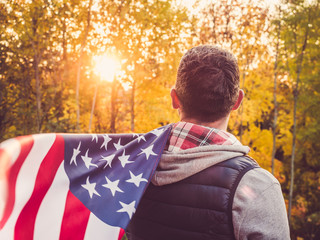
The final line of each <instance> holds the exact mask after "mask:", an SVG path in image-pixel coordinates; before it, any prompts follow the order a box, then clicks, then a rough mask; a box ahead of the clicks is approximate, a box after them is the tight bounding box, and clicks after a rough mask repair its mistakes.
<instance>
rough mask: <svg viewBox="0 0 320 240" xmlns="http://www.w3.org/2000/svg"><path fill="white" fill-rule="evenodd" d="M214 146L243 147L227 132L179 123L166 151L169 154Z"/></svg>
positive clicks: (175, 126) (172, 133) (173, 129)
mask: <svg viewBox="0 0 320 240" xmlns="http://www.w3.org/2000/svg"><path fill="white" fill-rule="evenodd" d="M213 144H218V145H241V143H240V142H239V141H238V140H237V139H236V137H235V136H233V135H232V134H230V133H228V132H226V131H223V130H220V129H217V128H210V127H205V126H201V125H197V124H193V123H188V122H178V123H175V124H174V125H173V128H172V131H171V135H170V137H169V139H168V142H167V146H166V149H167V150H168V151H169V152H176V151H179V150H184V149H188V148H193V147H198V146H205V145H213Z"/></svg>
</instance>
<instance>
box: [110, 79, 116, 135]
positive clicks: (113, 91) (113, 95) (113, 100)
mask: <svg viewBox="0 0 320 240" xmlns="http://www.w3.org/2000/svg"><path fill="white" fill-rule="evenodd" d="M116 85H117V81H116V79H115V78H114V79H113V81H112V88H111V101H110V102H111V118H110V133H115V132H116V117H117V116H116V115H117V114H116V97H117V95H116Z"/></svg>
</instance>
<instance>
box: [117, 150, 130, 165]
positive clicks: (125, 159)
mask: <svg viewBox="0 0 320 240" xmlns="http://www.w3.org/2000/svg"><path fill="white" fill-rule="evenodd" d="M125 151H126V150H123V153H122V156H120V157H118V158H119V161H120V162H121V166H122V167H123V168H124V167H125V166H126V164H127V163H133V162H132V161H129V160H128V159H129V157H130V155H125Z"/></svg>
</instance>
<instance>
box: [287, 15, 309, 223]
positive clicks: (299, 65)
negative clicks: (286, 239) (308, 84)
mask: <svg viewBox="0 0 320 240" xmlns="http://www.w3.org/2000/svg"><path fill="white" fill-rule="evenodd" d="M308 20H310V10H309V15H308ZM308 22H310V21H308ZM294 34H295V45H296V46H297V38H296V33H295V32H294ZM308 35H309V27H308V25H307V27H306V32H305V35H304V42H303V45H302V48H301V53H300V54H299V55H298V56H297V77H296V84H295V88H294V90H293V96H294V99H293V101H294V102H293V133H292V152H291V164H290V165H291V170H290V175H291V179H290V189H289V206H288V220H289V223H290V219H291V208H292V198H293V185H294V161H295V150H296V135H297V105H298V96H299V83H300V73H301V69H302V62H303V57H304V52H305V49H306V47H307V41H308Z"/></svg>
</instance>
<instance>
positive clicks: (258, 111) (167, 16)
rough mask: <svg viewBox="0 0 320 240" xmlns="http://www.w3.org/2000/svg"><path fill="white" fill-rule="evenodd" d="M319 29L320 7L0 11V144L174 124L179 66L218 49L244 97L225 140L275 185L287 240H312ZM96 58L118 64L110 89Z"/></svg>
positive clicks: (1, 7) (8, 4) (33, 0)
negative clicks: (227, 54) (232, 63)
mask: <svg viewBox="0 0 320 240" xmlns="http://www.w3.org/2000/svg"><path fill="white" fill-rule="evenodd" d="M186 3H187V5H186ZM191 3H192V4H191ZM319 26H320V9H319V0H309V1H303V0H290V1H282V2H274V4H270V3H269V4H267V3H266V1H253V0H252V1H250V0H221V1H178V0H175V1H174V0H167V1H161V0H7V1H4V2H3V1H0V141H3V140H5V139H8V138H11V137H15V136H18V135H26V134H32V133H45V132H82V133H86V132H96V133H106V132H117V133H120V132H140V133H142V132H147V131H150V130H151V129H154V128H157V127H159V126H161V125H165V124H168V123H170V122H175V121H178V115H177V113H176V112H175V111H173V110H172V109H171V104H170V94H169V92H170V89H171V88H172V87H173V85H174V82H175V77H176V70H177V66H178V64H179V60H180V58H181V56H182V55H183V53H184V52H185V51H186V50H187V49H189V48H191V47H192V46H196V45H199V44H215V45H219V46H222V47H224V48H227V49H229V50H230V51H232V52H233V53H234V54H235V55H236V56H237V58H238V63H239V66H240V71H241V79H240V80H241V88H243V89H244V91H245V94H246V98H245V100H244V102H243V104H242V107H241V108H240V110H239V111H238V112H237V113H233V114H232V116H231V119H230V124H229V128H228V130H229V131H230V132H231V133H233V134H234V135H236V136H237V137H238V138H239V140H240V141H241V142H242V143H243V144H244V145H248V146H250V148H251V156H252V157H254V158H255V159H256V160H257V161H258V162H259V164H260V165H261V166H262V167H263V168H266V169H267V170H269V171H270V172H272V173H273V174H274V175H275V176H276V178H277V179H278V180H279V181H280V183H281V186H282V189H283V193H284V198H285V201H286V204H287V207H288V215H289V219H290V226H291V236H292V239H320V160H319V159H320V158H319V156H320V143H319V140H318V136H319V132H320V131H319V130H320V111H319V110H318V107H319V105H320V98H319V95H320V80H319V72H320V71H319V69H320V66H319V64H320V61H319V58H320V48H319V44H320V40H319V36H320V31H319ZM103 55H108V56H113V58H117V59H118V61H119V68H118V69H117V72H116V73H114V75H113V76H112V77H110V76H109V77H108V78H106V77H104V76H103V74H100V73H101V71H102V72H103V70H100V73H99V71H97V70H96V69H97V67H96V65H97V64H98V62H99V60H98V61H97V60H96V59H97V56H103ZM98 59H100V60H101V59H102V58H98ZM101 61H102V60H101ZM112 66H113V65H112V64H111V63H110V64H109V63H108V62H107V63H106V66H105V69H104V71H105V72H106V71H107V72H108V71H112V70H114V69H112V68H111V67H112ZM114 67H115V66H114Z"/></svg>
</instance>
